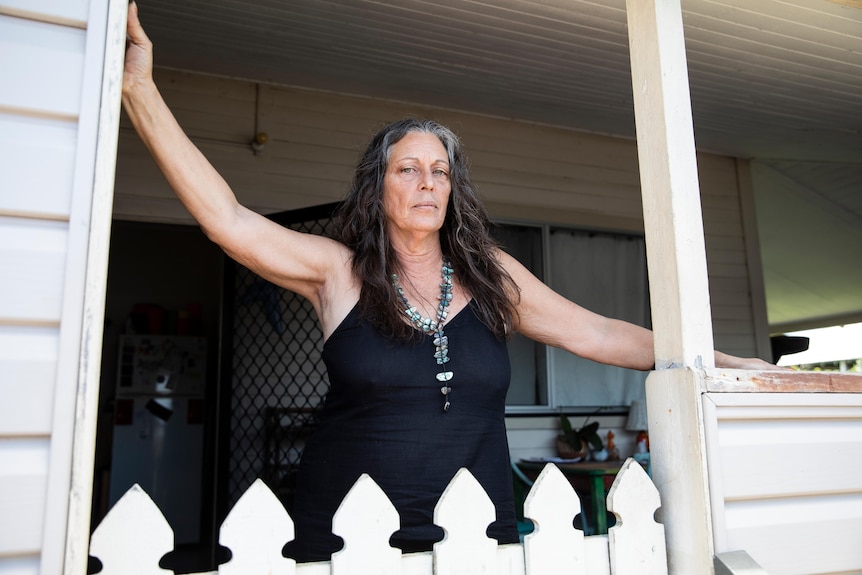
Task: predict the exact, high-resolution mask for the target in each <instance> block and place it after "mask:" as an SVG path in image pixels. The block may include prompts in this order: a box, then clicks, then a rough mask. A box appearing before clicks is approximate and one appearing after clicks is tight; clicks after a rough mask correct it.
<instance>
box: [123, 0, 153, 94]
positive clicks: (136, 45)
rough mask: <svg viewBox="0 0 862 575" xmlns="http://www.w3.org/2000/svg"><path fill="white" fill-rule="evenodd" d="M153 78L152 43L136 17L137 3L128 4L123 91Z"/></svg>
mask: <svg viewBox="0 0 862 575" xmlns="http://www.w3.org/2000/svg"><path fill="white" fill-rule="evenodd" d="M152 79H153V43H152V42H150V39H149V38H148V37H147V34H146V32H144V28H143V27H142V26H141V21H140V20H139V19H138V5H137V3H135V2H132V3H131V4H129V17H128V21H127V23H126V64H125V71H124V72H123V91H128V90H131V89H133V88H134V87H135V86H136V85H138V84H140V83H141V82H151V81H152Z"/></svg>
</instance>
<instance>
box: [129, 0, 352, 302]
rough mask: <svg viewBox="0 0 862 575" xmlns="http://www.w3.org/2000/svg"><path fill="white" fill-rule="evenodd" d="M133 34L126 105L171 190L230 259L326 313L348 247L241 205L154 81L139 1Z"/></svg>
mask: <svg viewBox="0 0 862 575" xmlns="http://www.w3.org/2000/svg"><path fill="white" fill-rule="evenodd" d="M127 34H128V41H127V48H126V62H125V72H124V76H123V107H124V108H125V110H126V113H127V114H128V116H129V119H130V120H131V122H132V125H133V126H134V127H135V130H136V131H137V133H138V134H139V136H140V137H141V139H142V140H143V142H144V144H145V145H146V146H147V148H148V149H149V151H150V153H151V154H152V156H153V159H154V160H155V162H156V164H157V165H158V167H159V168H160V169H161V171H162V173H163V174H164V176H165V178H166V179H167V181H168V183H169V184H170V186H171V188H173V190H174V192H175V193H176V194H177V196H178V197H179V199H180V201H181V202H182V203H183V205H184V206H185V207H186V209H187V210H188V211H189V213H191V215H192V216H193V217H194V219H195V220H196V221H197V222H198V223H199V224H200V226H201V228H202V230H203V231H204V233H205V234H206V235H207V236H208V237H209V238H210V239H211V240H212V241H214V242H215V243H216V244H218V245H219V246H220V247H221V248H222V249H223V250H224V251H225V252H226V253H227V254H228V255H229V256H231V257H232V258H234V259H235V260H237V261H238V262H240V263H241V264H243V265H245V266H246V267H248V268H249V269H251V270H252V271H254V272H255V273H257V274H259V275H261V276H262V277H264V278H266V279H268V280H270V281H272V282H273V283H276V284H278V285H280V286H282V287H285V288H287V289H289V290H291V291H294V292H297V293H299V294H301V295H303V296H305V297H307V298H308V299H309V300H311V302H312V304H313V305H314V306H315V308H317V309H318V313H320V311H321V310H320V308H319V306H320V304H321V299H325V295H324V291H325V290H324V284H325V283H326V281H327V280H329V281H332V280H333V279H335V278H342V279H343V278H344V277H345V274H344V270H345V269H349V254H348V253H347V252H348V250H347V249H346V248H345V247H344V246H343V245H341V244H339V243H337V242H335V241H333V240H330V239H327V238H324V237H320V236H314V235H310V234H301V233H298V232H295V231H292V230H289V229H287V228H285V227H283V226H280V225H278V224H276V223H274V222H272V221H271V220H269V219H267V218H265V217H263V216H261V215H260V214H257V213H255V212H253V211H251V210H249V209H248V208H246V207H244V206H242V205H240V204H239V203H238V202H237V199H236V196H235V195H234V193H233V191H232V190H231V189H230V186H228V184H227V182H225V180H224V179H223V178H222V177H221V175H220V174H219V173H218V172H217V171H216V170H215V168H213V166H212V165H211V164H210V163H209V161H207V159H206V158H205V157H204V155H203V154H202V153H201V152H200V150H198V149H197V147H196V146H195V145H194V144H193V143H192V142H191V140H189V138H188V137H187V136H186V134H185V133H184V132H183V130H182V128H181V127H180V126H179V124H178V123H177V121H176V119H175V118H174V116H173V114H172V113H171V111H170V110H169V109H168V107H167V104H165V101H164V100H163V99H162V96H161V94H160V93H159V90H158V88H157V87H156V84H155V82H154V81H153V77H152V66H153V59H152V43H151V42H150V40H149V38H147V35H146V33H145V32H144V30H143V28H142V27H141V24H140V21H139V20H138V10H137V5H136V4H135V3H134V2H133V3H131V4H130V5H129V18H128V27H127ZM336 268H338V269H336Z"/></svg>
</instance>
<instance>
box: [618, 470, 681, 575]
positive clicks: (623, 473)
mask: <svg viewBox="0 0 862 575" xmlns="http://www.w3.org/2000/svg"><path fill="white" fill-rule="evenodd" d="M660 506H661V499H660V497H659V493H658V490H657V489H656V488H655V485H653V483H652V481H651V480H650V478H649V476H648V475H647V474H646V472H645V471H644V470H643V467H641V466H640V464H639V463H637V462H636V461H635V460H634V459H632V458H629V459H628V460H626V462H625V463H624V464H623V466H622V468H621V469H620V472H619V473H618V474H617V478H616V479H615V480H614V484H613V485H612V486H611V491H610V494H609V495H608V509H609V510H610V511H612V512H613V513H614V514H616V516H617V518H618V521H617V524H616V525H615V526H614V527H611V529H610V530H609V531H608V538H609V546H610V560H611V572H612V573H613V574H614V575H667V554H666V551H665V537H664V526H663V525H661V524H660V523H656V521H655V519H654V515H655V511H656V510H657V509H658V508H659V507H660Z"/></svg>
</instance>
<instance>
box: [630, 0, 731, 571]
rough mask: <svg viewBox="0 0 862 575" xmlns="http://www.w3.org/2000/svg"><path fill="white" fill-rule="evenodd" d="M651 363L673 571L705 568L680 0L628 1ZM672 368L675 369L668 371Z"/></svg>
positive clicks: (658, 478) (695, 227)
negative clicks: (653, 360) (651, 332)
mask: <svg viewBox="0 0 862 575" xmlns="http://www.w3.org/2000/svg"><path fill="white" fill-rule="evenodd" d="M626 6H627V15H628V29H629V49H630V55H631V63H632V88H633V93H634V107H635V121H636V126H637V138H638V156H639V165H640V176H641V188H642V198H643V208H644V229H645V231H646V244H647V254H648V261H649V274H650V295H651V299H652V302H651V303H652V318H653V328H654V331H655V354H656V355H655V357H656V368H657V369H658V370H659V371H656V372H654V373H652V374H651V375H650V376H649V378H648V379H647V412H648V416H649V431H650V444H651V450H652V469H653V477H654V479H655V483H656V486H657V487H658V489H659V492H660V493H661V499H662V501H663V508H662V517H663V522H664V525H665V529H666V537H667V545H668V567H669V572H670V573H672V574H680V575H682V574H685V575H701V574H704V575H711V574H712V573H713V567H712V564H713V560H712V555H713V542H712V526H711V521H710V508H709V492H708V484H707V480H706V457H705V447H704V441H703V413H702V406H701V402H700V394H701V392H702V388H703V376H702V373H699V372H696V371H695V369H698V370H699V369H701V368H708V367H712V366H713V365H714V356H713V340H712V324H711V317H710V315H711V314H710V306H709V286H708V279H707V271H706V249H705V246H704V238H703V219H702V215H701V207H700V193H699V188H698V181H697V161H696V157H695V147H694V130H693V125H692V118H691V103H690V96H689V91H688V73H687V69H686V59H685V41H684V36H683V26H682V9H681V7H680V2H679V0H627V2H626ZM670 368H677V369H670Z"/></svg>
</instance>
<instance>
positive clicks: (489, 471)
mask: <svg viewBox="0 0 862 575" xmlns="http://www.w3.org/2000/svg"><path fill="white" fill-rule="evenodd" d="M445 332H446V335H447V336H448V337H449V357H450V358H451V359H450V362H449V363H448V364H447V368H448V369H449V370H450V371H453V372H454V374H455V375H454V377H453V378H452V381H451V382H449V383H450V386H451V387H452V391H451V393H450V395H449V397H450V401H451V403H452V405H451V407H450V409H449V411H448V412H446V413H444V412H443V395H442V394H441V393H440V386H441V384H440V383H439V382H438V381H437V379H436V377H435V376H436V374H437V372H438V371H439V368H438V365H437V362H436V361H435V359H434V349H435V348H434V344H433V340H432V338H431V337H430V336H427V335H424V336H423V337H422V338H421V339H419V338H417V341H415V342H408V343H402V342H397V341H393V340H392V339H390V338H386V337H384V336H383V335H381V334H380V333H379V332H378V331H377V330H375V329H374V328H373V327H372V326H371V325H370V324H369V323H367V322H366V321H364V320H363V319H362V318H361V316H360V314H359V311H358V307H354V309H353V310H352V311H351V312H350V313H349V314H348V316H347V317H346V318H345V319H344V321H343V322H342V323H341V325H339V327H338V328H337V329H336V330H335V332H334V333H333V334H332V335H331V336H330V337H329V339H328V340H327V341H326V344H325V345H324V348H323V361H324V363H325V364H326V367H327V370H328V373H329V381H330V391H329V393H328V394H327V397H326V400H325V404H324V408H323V411H322V414H321V417H320V421H319V426H318V429H317V430H316V431H315V433H314V435H313V436H312V437H311V438H310V439H309V441H308V443H307V444H306V446H305V449H304V451H303V454H302V460H301V463H300V469H299V477H298V480H297V493H296V499H295V502H294V509H293V513H292V514H291V516H292V517H293V519H294V522H295V525H296V541H295V542H294V543H292V544H290V545H289V546H288V547H287V550H286V551H287V554H288V555H289V556H291V557H294V558H295V559H297V561H300V562H304V561H325V560H329V557H330V554H331V553H333V552H334V551H337V550H338V549H340V548H341V547H342V542H341V540H340V538H338V537H336V536H334V535H332V533H331V530H332V516H333V514H334V513H335V510H336V509H337V508H338V505H339V504H340V503H341V500H342V499H343V498H344V496H345V495H346V494H347V492H348V491H349V490H350V488H351V487H352V486H353V484H354V483H355V481H356V480H357V479H358V478H359V476H360V475H361V474H362V473H368V474H369V475H370V476H371V478H372V479H374V481H375V482H377V484H378V485H380V487H381V488H382V489H383V491H384V492H385V493H386V495H387V496H388V497H389V498H390V500H392V503H393V504H394V505H395V508H396V509H397V510H398V513H399V515H400V518H401V530H400V531H398V532H397V533H396V534H395V535H394V536H393V537H392V539H391V543H392V545H394V546H396V547H399V548H401V549H402V550H403V551H404V552H407V553H409V552H415V551H427V550H430V549H431V547H432V545H433V543H434V542H435V541H439V540H440V539H442V537H443V530H442V529H441V528H439V527H437V526H435V525H434V524H433V513H434V506H435V505H436V504H437V501H438V499H439V498H440V495H441V494H442V493H443V490H444V489H445V488H446V486H447V485H448V484H449V482H450V481H451V480H452V478H453V477H454V475H455V473H456V472H457V471H458V469H459V468H461V467H466V468H467V469H469V470H470V472H471V473H472V474H473V475H474V476H475V477H476V479H477V480H478V481H479V483H480V484H481V485H482V487H483V488H484V489H485V491H486V492H487V493H488V495H489V496H490V497H491V500H492V501H493V502H494V504H495V506H496V509H497V521H496V522H495V523H494V524H492V525H491V527H490V529H489V530H488V535H489V536H490V537H494V538H496V539H497V540H498V541H499V542H500V543H514V542H517V541H518V530H517V525H516V520H515V509H514V501H513V493H512V472H511V468H510V466H509V448H508V443H507V440H506V426H505V418H504V415H505V400H506V391H507V389H508V386H509V378H510V367H509V355H508V351H507V348H506V344H505V342H503V341H500V340H499V339H498V338H496V337H495V336H494V334H493V333H491V331H490V330H489V329H488V328H487V327H486V326H485V325H484V324H483V323H482V322H481V321H480V320H479V318H478V317H477V316H476V314H475V312H474V309H473V305H472V304H470V305H468V306H467V307H466V308H464V309H463V310H462V311H461V312H459V313H458V314H457V315H456V316H454V317H452V318H450V320H449V321H448V322H447V324H446V326H445Z"/></svg>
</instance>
